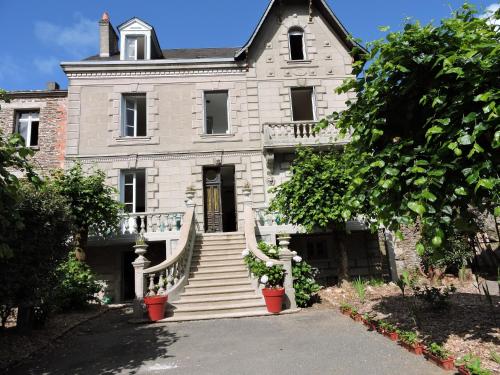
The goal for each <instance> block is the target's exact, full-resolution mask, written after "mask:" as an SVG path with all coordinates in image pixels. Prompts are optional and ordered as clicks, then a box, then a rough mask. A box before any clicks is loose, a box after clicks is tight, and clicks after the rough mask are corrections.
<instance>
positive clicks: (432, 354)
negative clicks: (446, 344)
mask: <svg viewBox="0 0 500 375" xmlns="http://www.w3.org/2000/svg"><path fill="white" fill-rule="evenodd" d="M424 354H425V356H426V357H427V358H429V359H430V360H431V361H433V362H434V363H436V364H437V365H438V366H439V367H441V368H443V369H445V370H453V368H454V365H453V361H454V358H453V357H452V356H451V353H450V352H449V351H448V350H446V349H445V348H443V347H442V346H441V345H439V344H437V343H435V342H433V343H432V344H430V345H429V346H428V347H427V348H426V349H425V350H424Z"/></svg>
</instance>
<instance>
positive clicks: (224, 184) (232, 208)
mask: <svg viewBox="0 0 500 375" xmlns="http://www.w3.org/2000/svg"><path fill="white" fill-rule="evenodd" d="M203 172H204V173H203V185H204V192H203V193H204V194H203V195H204V204H205V232H207V233H213V232H234V231H235V230H236V196H235V179H234V166H233V165H225V166H222V167H207V168H205V169H204V171H203Z"/></svg>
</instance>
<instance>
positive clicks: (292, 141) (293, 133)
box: [263, 121, 346, 148]
mask: <svg viewBox="0 0 500 375" xmlns="http://www.w3.org/2000/svg"><path fill="white" fill-rule="evenodd" d="M316 125H317V123H316V122H314V121H309V122H295V121H294V122H287V123H265V124H264V128H263V131H264V148H291V147H296V146H297V145H299V144H302V145H305V146H314V145H328V144H334V143H338V144H343V143H346V142H343V141H342V140H340V139H338V138H339V137H338V135H339V132H338V130H337V129H336V128H335V126H333V125H332V124H330V125H328V126H327V127H326V128H324V129H321V130H317V129H316Z"/></svg>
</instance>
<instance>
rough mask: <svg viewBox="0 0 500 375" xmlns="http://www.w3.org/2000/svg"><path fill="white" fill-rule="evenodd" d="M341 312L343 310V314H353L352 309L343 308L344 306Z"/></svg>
mask: <svg viewBox="0 0 500 375" xmlns="http://www.w3.org/2000/svg"><path fill="white" fill-rule="evenodd" d="M340 312H341V313H342V314H344V315H347V316H349V315H351V310H349V309H342V308H341V309H340Z"/></svg>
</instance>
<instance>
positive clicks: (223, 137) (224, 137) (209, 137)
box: [194, 133, 241, 143]
mask: <svg viewBox="0 0 500 375" xmlns="http://www.w3.org/2000/svg"><path fill="white" fill-rule="evenodd" d="M239 141H241V136H238V135H236V134H234V133H231V134H199V135H198V139H197V140H195V141H194V143H210V142H239Z"/></svg>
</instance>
